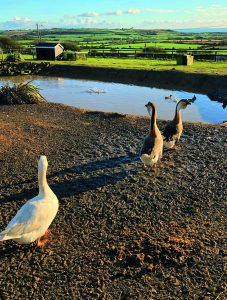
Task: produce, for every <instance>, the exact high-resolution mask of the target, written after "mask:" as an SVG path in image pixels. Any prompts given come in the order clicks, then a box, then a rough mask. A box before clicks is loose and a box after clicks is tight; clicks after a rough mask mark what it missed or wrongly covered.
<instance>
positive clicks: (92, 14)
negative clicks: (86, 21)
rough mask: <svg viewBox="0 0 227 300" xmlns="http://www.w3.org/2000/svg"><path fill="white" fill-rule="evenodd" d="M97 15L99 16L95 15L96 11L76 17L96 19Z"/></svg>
mask: <svg viewBox="0 0 227 300" xmlns="http://www.w3.org/2000/svg"><path fill="white" fill-rule="evenodd" d="M99 15H100V14H99V13H97V12H96V11H91V12H88V13H84V14H81V15H78V17H98V16H99Z"/></svg>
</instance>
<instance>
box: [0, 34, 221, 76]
mask: <svg viewBox="0 0 227 300" xmlns="http://www.w3.org/2000/svg"><path fill="white" fill-rule="evenodd" d="M40 35H41V41H42V42H59V43H64V42H73V43H75V44H77V45H78V46H79V47H80V50H81V51H83V52H89V51H90V50H95V51H96V52H103V53H105V52H108V51H109V52H111V51H122V52H128V53H130V52H132V53H135V51H136V53H139V52H143V51H144V49H145V48H146V49H147V48H149V47H151V49H155V50H157V51H159V52H162V51H164V52H165V53H171V51H175V50H176V51H182V52H184V51H185V53H187V51H190V50H194V51H195V50H197V51H203V52H206V53H215V52H217V53H218V54H227V33H199V34H195V33H181V32H177V31H173V30H135V29H112V30H110V29H51V30H47V29H42V30H41V31H40ZM1 36H9V37H11V38H12V39H15V40H16V41H17V42H18V44H19V46H20V48H22V51H23V49H24V51H25V50H26V49H28V50H30V49H34V47H35V44H36V43H37V42H38V36H37V31H36V30H20V31H12V30H11V31H0V37H1ZM0 48H1V45H0ZM173 49H174V50H173ZM189 53H190V52H189ZM5 56H6V54H5V53H4V54H1V52H0V59H1V60H3V59H4V58H5ZM22 57H23V59H24V60H27V61H29V60H31V61H32V60H33V55H29V54H26V55H24V54H23V55H22ZM53 63H55V64H70V65H78V64H80V65H89V66H100V67H114V68H134V69H155V70H171V69H176V70H179V71H185V72H199V73H212V74H213V73H214V74H220V75H223V74H227V67H226V65H227V64H226V63H225V62H210V61H194V64H193V65H192V66H179V65H176V61H175V60H164V59H155V60H154V59H148V58H141V59H138V58H137V59H135V58H133V55H130V57H128V58H102V57H89V58H88V59H87V60H86V61H83V60H77V61H55V62H53Z"/></svg>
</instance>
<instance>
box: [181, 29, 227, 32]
mask: <svg viewBox="0 0 227 300" xmlns="http://www.w3.org/2000/svg"><path fill="white" fill-rule="evenodd" d="M175 31H178V32H186V33H190V32H193V33H203V32H223V33H226V32H227V28H184V29H175Z"/></svg>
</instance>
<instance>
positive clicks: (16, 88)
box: [0, 82, 46, 105]
mask: <svg viewBox="0 0 227 300" xmlns="http://www.w3.org/2000/svg"><path fill="white" fill-rule="evenodd" d="M43 102H46V100H45V99H44V98H43V97H42V96H41V95H40V93H39V89H38V88H37V87H36V86H34V85H33V84H31V83H30V82H27V83H19V84H13V85H12V86H10V85H9V84H8V83H7V84H6V85H4V86H2V87H1V88H0V105H16V104H38V103H43Z"/></svg>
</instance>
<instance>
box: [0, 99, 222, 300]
mask: <svg viewBox="0 0 227 300" xmlns="http://www.w3.org/2000/svg"><path fill="white" fill-rule="evenodd" d="M0 120H1V121H0V187H1V191H0V205H1V206H0V207H1V209H0V230H3V229H4V228H5V226H6V224H7V223H8V221H9V220H10V219H11V217H12V216H13V215H14V214H15V213H16V211H17V210H18V209H19V208H20V206H21V205H22V204H23V203H24V202H25V201H26V200H28V199H29V198H32V197H33V196H35V195H36V194H37V192H38V188H37V159H38V158H39V155H47V157H48V161H49V168H48V182H49V185H50V186H51V188H52V189H53V190H54V192H55V193H56V195H57V196H58V198H59V201H60V208H59V212H58V214H57V216H56V218H55V220H54V221H53V223H52V225H51V229H52V232H53V235H52V238H51V239H50V241H49V243H48V244H47V245H46V246H45V247H44V248H41V249H40V248H36V247H34V246H33V245H28V246H21V245H18V244H16V243H14V242H12V241H6V242H3V243H1V244H0V299H9V300H12V299H23V300H24V299H45V300H46V299H108V300H115V299H122V300H123V299H128V300H137V299H138V300H139V299H140V300H147V299H187V300H188V299H201V300H204V299H205V300H208V299H213V300H214V299H218V300H223V299H226V297H227V295H226V292H225V282H226V273H225V272H226V271H225V262H226V258H225V248H224V237H225V225H226V211H225V206H224V201H225V200H226V153H227V135H226V127H224V126H220V125H204V124H203V125H202V124H190V123H187V124H185V125H184V135H183V137H182V139H181V142H180V146H181V150H180V151H178V152H172V151H169V152H168V151H166V152H164V156H163V159H162V161H161V164H160V167H159V168H157V169H156V170H155V171H150V170H149V171H147V170H143V168H142V164H141V162H140V161H139V158H138V153H139V150H140V147H141V143H142V140H143V137H144V136H145V135H146V133H147V131H148V126H149V119H148V118H145V117H141V118H140V117H133V116H124V115H118V114H114V113H113V114H107V113H100V112H90V111H84V110H78V109H76V108H71V107H67V106H63V105H56V104H43V105H21V106H14V107H13V106H11V107H10V106H1V107H0ZM158 125H159V126H160V128H163V126H164V125H165V122H164V121H162V122H161V121H159V122H158Z"/></svg>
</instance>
